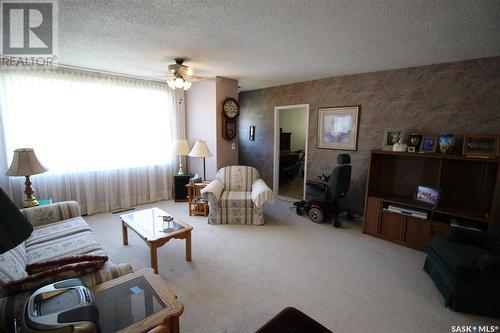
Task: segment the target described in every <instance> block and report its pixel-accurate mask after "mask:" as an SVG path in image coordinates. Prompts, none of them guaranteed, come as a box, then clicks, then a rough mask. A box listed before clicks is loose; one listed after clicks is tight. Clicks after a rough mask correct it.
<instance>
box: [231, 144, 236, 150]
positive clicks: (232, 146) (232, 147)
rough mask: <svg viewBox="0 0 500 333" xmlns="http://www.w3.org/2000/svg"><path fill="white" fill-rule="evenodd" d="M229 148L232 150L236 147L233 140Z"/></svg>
mask: <svg viewBox="0 0 500 333" xmlns="http://www.w3.org/2000/svg"><path fill="white" fill-rule="evenodd" d="M231 149H232V150H235V149H236V143H234V142H233V143H231Z"/></svg>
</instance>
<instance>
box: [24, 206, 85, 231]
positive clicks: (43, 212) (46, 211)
mask: <svg viewBox="0 0 500 333" xmlns="http://www.w3.org/2000/svg"><path fill="white" fill-rule="evenodd" d="M21 213H22V214H23V215H24V216H25V217H26V218H27V219H28V221H30V223H31V225H32V226H34V227H38V226H41V225H46V224H50V223H54V222H58V221H63V220H67V219H70V218H73V217H78V216H81V212H80V205H79V204H78V202H76V201H62V202H57V203H53V204H49V205H44V206H36V207H30V208H23V209H21Z"/></svg>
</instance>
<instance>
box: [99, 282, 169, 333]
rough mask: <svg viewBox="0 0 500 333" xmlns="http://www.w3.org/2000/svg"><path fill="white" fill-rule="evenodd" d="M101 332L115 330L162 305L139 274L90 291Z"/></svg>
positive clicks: (163, 306)
mask: <svg viewBox="0 0 500 333" xmlns="http://www.w3.org/2000/svg"><path fill="white" fill-rule="evenodd" d="M94 298H95V304H96V306H97V308H98V309H99V325H100V329H101V333H113V332H117V331H119V330H121V329H124V328H125V327H128V326H130V325H132V324H133V323H136V322H138V321H140V320H142V319H144V318H146V317H148V316H150V315H152V314H153V313H156V312H158V311H160V310H162V309H164V308H165V305H164V304H163V302H162V301H161V300H160V298H159V297H158V295H157V294H156V292H155V291H154V290H153V288H151V286H150V285H149V283H148V281H147V280H146V279H145V278H144V277H143V276H141V277H138V278H135V279H133V280H130V281H127V282H124V283H122V284H119V285H117V286H115V287H112V288H109V289H106V290H103V291H101V292H99V293H97V294H94Z"/></svg>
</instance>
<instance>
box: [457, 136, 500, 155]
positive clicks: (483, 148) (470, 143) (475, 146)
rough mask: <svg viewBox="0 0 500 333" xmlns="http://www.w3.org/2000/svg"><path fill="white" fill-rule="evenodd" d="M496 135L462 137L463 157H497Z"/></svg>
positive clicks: (497, 138) (497, 143)
mask: <svg viewBox="0 0 500 333" xmlns="http://www.w3.org/2000/svg"><path fill="white" fill-rule="evenodd" d="M498 140H499V137H498V136H497V135H487V134H486V135H471V134H466V135H464V155H465V156H471V157H484V158H495V157H497V156H499V142H498Z"/></svg>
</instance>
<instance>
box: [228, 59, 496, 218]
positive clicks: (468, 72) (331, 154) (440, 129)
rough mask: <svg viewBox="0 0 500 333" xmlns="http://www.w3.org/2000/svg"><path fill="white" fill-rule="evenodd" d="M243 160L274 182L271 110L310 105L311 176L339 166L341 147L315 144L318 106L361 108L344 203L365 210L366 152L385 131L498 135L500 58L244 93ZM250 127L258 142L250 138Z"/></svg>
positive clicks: (374, 145) (242, 104)
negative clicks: (397, 129) (331, 147)
mask: <svg viewBox="0 0 500 333" xmlns="http://www.w3.org/2000/svg"><path fill="white" fill-rule="evenodd" d="M239 101H240V106H241V115H240V118H239V131H238V132H239V160H240V163H241V164H246V165H252V166H254V167H256V168H258V169H259V170H260V172H261V174H262V177H263V178H264V180H265V181H266V182H267V183H268V184H270V185H271V184H272V183H273V182H272V180H273V131H274V124H273V122H274V114H273V113H274V107H275V106H283V105H293V104H309V105H310V114H309V117H310V119H309V147H308V149H309V153H308V154H309V160H308V161H307V163H308V175H307V178H308V179H314V178H316V176H317V175H319V174H321V173H322V172H324V173H328V172H330V170H331V168H332V167H333V166H334V165H335V159H336V156H337V154H339V153H342V152H344V151H341V150H328V149H317V148H316V145H317V117H318V108H319V107H335V106H346V105H360V106H361V110H360V120H359V129H358V150H357V151H352V152H349V153H350V154H351V157H352V160H353V175H352V184H351V189H350V191H349V194H348V196H347V199H346V201H347V202H346V205H348V206H349V207H351V208H353V209H355V210H356V211H357V212H362V210H363V199H364V190H365V184H366V177H367V168H368V157H369V151H370V150H371V149H374V148H380V147H381V141H382V136H383V131H384V128H389V127H394V128H402V129H404V130H405V131H407V132H419V133H421V134H423V135H428V136H430V135H435V136H437V135H439V134H443V133H453V134H455V135H456V136H461V135H462V134H464V133H500V57H493V58H485V59H478V60H470V61H463V62H457V63H450V64H438V65H432V66H422V67H414V68H406V69H398V70H390V71H382V72H374V73H365V74H358V75H350V76H341V77H333V78H328V79H322V80H316V81H308V82H301V83H295V84H289V85H284V86H277V87H271V88H266V89H261V90H254V91H248V92H242V93H240V96H239ZM250 125H255V126H256V136H255V141H249V140H248V130H249V126H250Z"/></svg>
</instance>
